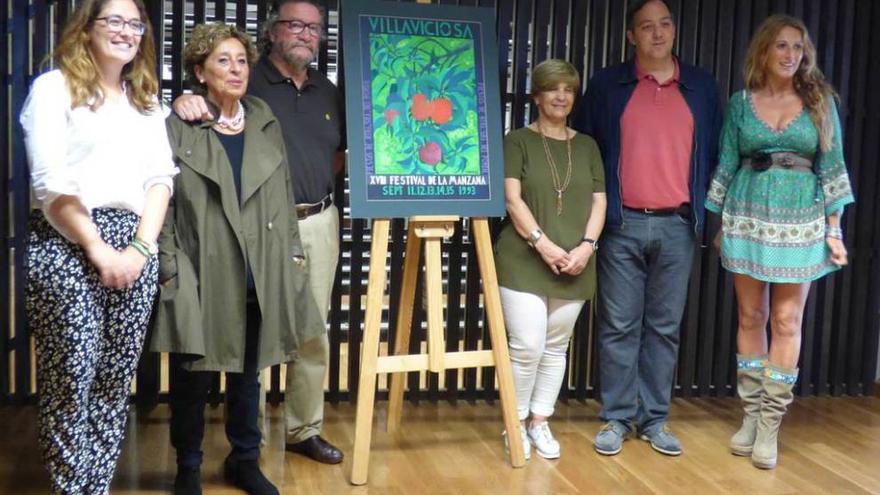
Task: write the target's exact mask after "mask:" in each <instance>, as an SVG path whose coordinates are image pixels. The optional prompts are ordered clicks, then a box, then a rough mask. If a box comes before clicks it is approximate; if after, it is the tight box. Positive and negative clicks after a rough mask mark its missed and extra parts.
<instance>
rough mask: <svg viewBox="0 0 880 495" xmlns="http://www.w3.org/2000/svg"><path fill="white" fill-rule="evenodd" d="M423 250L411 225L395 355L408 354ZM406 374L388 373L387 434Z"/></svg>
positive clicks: (398, 411)
mask: <svg viewBox="0 0 880 495" xmlns="http://www.w3.org/2000/svg"><path fill="white" fill-rule="evenodd" d="M421 251H422V240H421V239H420V238H419V237H417V236H416V232H415V223H414V222H410V223H409V228H407V232H406V254H405V255H404V259H403V263H404V264H403V283H402V285H401V288H400V306H399V310H398V313H397V340H396V341H395V344H394V354H395V355H397V356H400V355H403V354H407V351H408V350H409V338H410V334H411V331H412V317H413V304H414V301H415V297H416V281H417V280H418V274H419V255H420V254H421ZM405 380H406V373H391V385H390V387H389V389H388V424H387V429H388V431H389V432H393V431H396V430H397V428H398V427H400V414H401V410H402V409H403V388H404V381H405Z"/></svg>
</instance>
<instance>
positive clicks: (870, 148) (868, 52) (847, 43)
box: [0, 0, 880, 403]
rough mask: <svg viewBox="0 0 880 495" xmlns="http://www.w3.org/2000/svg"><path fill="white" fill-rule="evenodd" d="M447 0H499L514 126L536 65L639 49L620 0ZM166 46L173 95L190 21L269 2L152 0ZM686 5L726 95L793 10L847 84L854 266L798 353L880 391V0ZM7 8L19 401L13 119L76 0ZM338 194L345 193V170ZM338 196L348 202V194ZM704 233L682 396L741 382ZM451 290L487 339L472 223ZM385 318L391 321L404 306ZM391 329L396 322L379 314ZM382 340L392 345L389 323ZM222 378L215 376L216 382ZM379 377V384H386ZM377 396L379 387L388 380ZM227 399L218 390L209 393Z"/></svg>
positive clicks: (453, 375) (341, 281)
mask: <svg viewBox="0 0 880 495" xmlns="http://www.w3.org/2000/svg"><path fill="white" fill-rule="evenodd" d="M440 3H444V4H460V5H471V6H472V5H479V6H482V7H488V8H492V9H494V10H495V12H496V14H497V16H496V18H497V31H498V36H499V41H498V42H499V47H500V50H499V53H500V54H502V58H504V54H508V60H507V61H506V62H505V61H502V63H501V64H500V66H499V68H498V70H499V73H500V75H501V77H500V80H501V81H502V83H501V84H502V87H501V88H500V89H501V97H502V99H503V102H502V103H503V104H502V108H504V110H505V111H504V115H499V116H498V118H502V119H504V122H505V127H506V128H507V129H511V128H518V127H521V126H523V125H525V124H526V123H528V121H529V119H530V115H533V113H534V109H533V107H531V106H530V104H529V102H528V99H527V98H526V96H525V95H526V94H528V92H529V72H530V70H531V68H532V67H533V66H534V65H535V64H537V63H538V62H540V61H542V60H544V59H546V58H548V57H557V58H565V59H568V60H570V61H572V62H573V63H574V64H575V65H576V66H577V68H578V69H579V70H580V71H581V74H582V75H583V76H584V79H587V78H588V77H589V75H590V74H592V73H593V72H595V71H596V70H597V69H599V68H601V67H604V66H606V65H609V64H613V63H617V62H619V61H621V60H623V59H624V58H625V57H627V56H628V55H629V54H630V52H629V50H628V48H627V46H626V43H625V36H624V31H625V30H624V15H625V14H624V13H625V9H626V2H625V1H615V0H459V1H454V0H453V1H448V0H441V1H440ZM147 4H148V8H149V11H150V16H151V19H152V22H153V25H154V27H155V29H156V33H157V40H156V42H157V46H158V48H159V53H161V54H162V55H163V57H162V61H161V63H160V67H159V68H158V70H159V71H160V74H161V75H162V89H163V97H164V98H165V99H166V100H169V101H170V99H172V98H173V97H175V96H177V95H179V94H180V93H181V92H183V91H185V90H186V87H185V84H184V78H183V74H182V70H181V52H182V47H183V44H184V43H185V41H186V39H187V36H188V33H189V32H190V31H191V28H192V26H193V24H194V23H201V22H206V21H208V22H211V21H215V20H225V21H226V22H229V23H235V24H237V25H239V26H241V27H244V28H246V29H247V30H248V31H250V32H251V33H254V34H255V33H256V29H257V25H258V22H259V21H261V20H262V19H264V18H265V15H266V4H265V3H264V2H254V1H253V0H250V1H235V0H216V1H213V2H207V1H205V0H196V1H191V0H167V1H164V2H163V1H157V0H148V1H147ZM326 4H327V7H328V12H329V14H330V15H329V26H328V35H327V39H326V40H325V41H324V42H323V43H322V46H321V53H320V56H319V59H318V67H319V69H320V70H322V71H325V72H327V73H328V74H330V76H331V78H335V77H338V79H339V80H340V81H341V79H342V77H341V73H340V71H341V70H342V69H343V67H342V66H341V63H338V62H339V61H340V58H339V55H340V54H339V52H338V48H339V47H340V46H341V44H340V43H339V36H340V35H341V33H339V32H338V31H337V26H338V12H339V9H338V4H337V0H327V2H326ZM670 4H671V6H672V8H673V11H674V12H675V14H676V17H677V26H678V38H677V46H676V52H677V53H678V55H679V56H680V57H681V58H682V59H683V60H684V61H686V62H688V63H692V64H696V65H699V66H702V67H704V68H706V69H708V70H710V71H711V72H712V73H714V74H715V75H716V77H717V79H718V82H719V85H720V88H721V92H722V95H723V99H724V100H726V99H727V95H729V94H731V93H732V92H734V91H736V90H738V89H740V88H741V87H742V81H741V76H740V72H741V64H742V61H743V58H744V56H745V51H746V47H747V44H748V40H749V36H750V35H751V33H752V31H753V30H754V29H755V27H756V26H757V25H758V24H759V23H760V22H761V21H762V20H763V19H764V18H765V17H766V16H767V15H769V14H771V13H774V12H787V13H790V14H793V15H796V16H799V17H802V18H803V19H804V21H805V22H806V24H807V26H808V27H809V29H810V31H811V33H812V36H813V38H814V41H815V42H816V44H817V46H818V48H819V64H820V66H821V67H822V69H823V71H824V72H825V74H826V75H827V76H828V78H829V79H830V80H831V81H832V83H833V84H834V85H835V87H836V88H837V89H838V91H839V92H840V96H841V117H842V119H843V121H844V129H845V149H846V157H847V161H848V165H849V170H850V174H851V177H852V179H853V183H854V184H855V187H856V191H857V196H856V197H857V203H856V205H855V207H850V208H849V210H848V212H847V215H846V217H845V224H844V225H845V231H846V233H847V239H846V243H847V246H848V249H849V251H850V260H851V264H850V266H849V267H848V268H846V269H845V270H843V271H841V272H838V273H836V274H834V275H831V276H829V277H826V278H825V279H823V280H822V281H820V282H818V283H816V284H814V287H813V290H812V292H811V296H810V299H809V302H808V305H807V308H806V315H805V323H804V339H803V352H802V358H801V364H800V367H801V370H802V379H801V383H800V393H801V394H802V395H825V394H831V395H840V394H864V393H869V392H870V391H871V387H872V385H873V382H874V379H875V372H876V368H877V348H878V330H880V326H878V302H880V258H878V235H880V211H878V201H877V195H878V182H880V178H878V174H877V168H878V167H877V165H878V153H880V140H878V139H877V137H878V136H880V94H878V93H877V91H876V90H872V86H871V85H870V82H871V81H878V80H880V64H877V63H876V62H874V63H872V60H875V59H876V58H877V57H880V32H878V31H877V30H876V29H872V27H873V26H876V25H878V24H880V4H875V3H874V2H872V1H870V0H787V1H786V0H739V1H736V0H672V1H671V2H670ZM3 5H4V6H6V9H4V10H5V12H6V16H5V17H4V18H3V20H2V22H0V53H2V54H3V56H4V58H3V59H2V60H4V62H5V66H4V67H2V70H0V78H2V83H3V87H4V89H5V91H4V92H3V95H2V96H0V98H2V102H3V105H2V107H0V121H2V122H4V124H5V126H6V127H5V129H6V132H4V133H2V134H0V150H2V153H3V156H4V157H5V160H4V161H3V163H4V165H5V166H4V167H2V171H0V182H2V184H3V185H4V188H3V193H4V197H3V198H2V201H0V228H2V232H3V234H4V235H3V238H4V239H5V241H6V244H5V246H4V249H2V254H0V256H2V259H0V261H2V263H0V295H2V297H0V318H2V321H3V325H2V326H0V328H2V331H0V401H3V402H10V401H11V402H23V401H27V400H28V399H30V398H31V397H32V396H33V394H34V391H35V386H34V382H33V366H34V364H33V361H32V350H31V349H32V345H31V338H30V336H29V334H28V331H27V327H26V323H25V318H24V312H23V300H22V294H23V285H22V284H23V273H22V270H21V266H22V261H23V259H22V257H23V246H24V239H25V235H26V229H27V226H26V219H27V215H28V208H29V206H28V198H29V193H28V178H27V163H26V159H25V153H24V147H23V145H22V141H21V131H20V128H19V127H18V125H17V116H18V113H19V111H20V109H21V105H22V103H23V101H24V98H25V96H26V93H27V87H28V84H29V82H30V81H31V80H32V78H33V77H34V76H35V74H38V73H39V71H40V62H41V61H42V60H43V59H44V57H45V54H46V53H47V52H48V51H49V50H50V48H51V46H52V43H53V40H54V39H55V38H56V37H57V34H58V32H59V30H60V26H61V25H62V23H63V20H64V19H65V18H66V16H67V14H68V13H69V12H70V11H71V9H72V8H73V5H74V3H73V2H71V1H68V0H60V1H50V0H30V1H27V0H4V1H3ZM337 191H338V192H337V198H344V197H345V182H344V180H343V179H340V180H339V183H338V186H337ZM339 203H340V208H341V209H342V213H343V215H345V213H346V211H347V204H343V202H342V201H340V202H339ZM345 218H346V219H345V220H344V221H343V224H344V227H343V249H342V251H343V254H342V257H343V258H342V262H341V263H340V266H339V271H338V277H337V283H336V286H335V288H334V291H333V298H332V307H331V314H330V318H329V327H330V330H329V331H330V342H331V354H330V370H329V385H328V388H327V392H326V393H327V399H328V400H330V401H331V402H338V401H347V400H354V397H356V393H357V390H356V385H357V376H358V369H359V366H360V359H359V358H360V356H359V352H358V349H359V348H360V343H361V331H362V327H363V312H364V309H365V308H364V301H365V295H366V280H367V273H366V271H367V268H368V265H369V248H370V227H369V225H368V224H367V223H366V222H364V221H361V220H356V221H351V220H348V219H347V217H345ZM405 232H406V226H405V222H404V220H400V219H398V220H395V221H393V222H392V229H391V243H390V257H389V263H388V269H389V270H390V278H389V280H390V284H389V286H390V295H391V297H390V301H391V307H390V308H388V310H387V311H386V312H385V313H383V317H384V319H385V321H388V320H389V318H388V315H389V314H391V315H394V314H396V310H397V306H396V304H395V300H396V297H397V295H398V294H399V291H400V285H401V275H402V273H401V272H402V266H403V263H402V259H403V251H404V243H405V242H404V241H405ZM705 241H706V240H705V239H704V242H703V243H702V247H701V249H700V250H699V252H698V253H697V260H696V263H695V264H694V270H693V274H692V277H691V282H690V287H689V292H690V294H689V299H688V305H687V308H686V310H685V315H684V320H683V323H682V339H681V357H680V362H679V368H678V378H677V383H676V392H677V393H678V394H680V395H682V396H707V395H728V394H730V393H732V389H731V384H732V383H733V379H734V373H735V367H734V358H733V356H734V351H735V333H736V321H735V318H736V316H735V300H734V292H733V285H732V279H731V277H730V276H729V275H728V274H727V273H725V272H724V271H723V270H722V269H721V267H720V265H719V261H718V256H717V253H715V251H714V250H713V249H711V248H710V247H708V243H707V242H705ZM444 260H445V261H444V275H445V276H444V280H445V284H444V287H445V289H446V291H447V293H448V297H449V304H448V307H447V310H446V314H445V317H446V321H447V326H448V335H447V337H448V338H447V346H448V348H449V349H451V350H452V349H477V348H481V347H483V346H487V345H488V338H487V335H486V332H485V331H484V324H483V323H484V314H483V310H482V307H481V305H480V295H479V289H480V278H479V271H478V267H477V263H476V257H475V255H474V246H473V244H472V242H471V238H470V233H469V229H468V222H467V220H464V221H462V222H461V224H460V228H458V229H457V230H456V233H455V235H454V236H453V237H452V238H450V239H449V240H448V241H447V242H445V243H444ZM590 308H591V305H589V304H588V305H587V306H586V307H585V310H584V313H583V315H582V317H581V319H580V320H579V322H578V324H577V326H576V329H575V338H574V340H573V343H572V348H571V353H570V360H569V370H568V380H567V381H566V383H565V384H564V386H563V391H562V397H563V398H566V399H568V398H570V399H586V398H592V397H594V396H595V395H596V386H597V375H598V374H597V373H596V366H597V358H596V346H595V338H594V335H593V331H592V330H593V320H592V317H591V309H590ZM414 319H415V320H416V321H415V325H414V327H413V328H414V334H413V342H412V344H411V350H412V351H413V352H416V351H417V350H418V348H419V346H420V345H421V343H422V342H423V341H424V329H423V327H422V323H423V322H424V311H422V310H421V308H418V307H417V308H416V311H415V315H414ZM390 320H391V322H390V323H389V325H390V326H391V327H392V330H393V326H394V321H393V320H394V318H390ZM383 328H386V327H383ZM388 335H389V333H388V332H387V331H384V330H383V338H384V339H386V340H390V342H389V346H390V347H393V332H391V333H390V335H391V336H390V337H388ZM162 363H163V361H162V360H161V359H160V357H159V356H157V355H145V356H144V357H143V359H142V362H141V366H140V368H139V370H138V379H137V397H138V399H140V400H143V401H145V402H148V403H149V402H153V401H155V400H157V399H161V398H163V397H164V394H165V391H164V390H163V386H162V380H161V379H160V376H163V375H164V373H165V370H161V367H162V366H163V364H162ZM217 383H218V384H219V380H218V382H217ZM380 383H381V382H380ZM270 384H271V389H272V391H271V392H270V396H269V397H270V400H272V401H278V400H281V398H282V392H281V380H280V372H279V369H277V368H276V369H273V370H272V373H271V380H270ZM408 387H409V392H408V397H409V398H410V400H414V401H418V400H432V401H433V400H457V399H462V400H475V399H488V400H492V399H493V398H494V397H496V392H495V387H494V372H493V370H492V369H491V368H483V369H469V370H464V371H459V370H449V371H447V372H445V373H444V374H443V376H440V375H436V374H428V375H427V376H424V375H420V374H419V373H411V374H410V377H409V380H408ZM380 389H381V390H380V397H384V386H382V385H380ZM213 397H214V400H215V401H216V400H219V397H220V395H219V393H215V394H214V395H213Z"/></svg>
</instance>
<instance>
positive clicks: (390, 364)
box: [351, 216, 525, 485]
mask: <svg viewBox="0 0 880 495" xmlns="http://www.w3.org/2000/svg"><path fill="white" fill-rule="evenodd" d="M456 222H458V217H457V216H422V217H412V218H410V219H409V228H408V230H407V239H406V254H405V259H404V268H403V285H402V287H401V291H400V309H399V312H398V314H397V341H396V345H395V349H394V355H389V356H379V355H378V354H379V324H380V323H381V320H382V305H383V299H384V295H385V258H386V256H387V255H388V232H389V226H390V220H388V219H379V220H374V221H373V231H372V234H373V240H372V245H371V247H370V276H369V281H368V285H367V308H366V317H365V320H364V340H363V354H362V356H361V374H360V379H359V382H358V401H357V416H356V420H355V433H354V456H353V461H352V469H351V483H352V484H354V485H363V484H365V483H366V482H367V468H368V466H369V462H370V436H371V430H372V425H373V405H374V401H375V398H376V397H375V395H376V376H377V375H378V374H379V373H392V376H391V387H390V390H389V404H388V431H389V432H391V431H394V430H396V429H397V427H398V426H399V425H400V413H401V408H402V406H403V380H404V377H405V372H407V371H423V370H428V371H432V372H434V373H441V372H443V371H445V370H446V369H447V368H469V367H474V366H495V372H496V374H497V376H498V388H499V394H500V396H501V409H502V415H503V417H504V427H505V428H506V429H507V431H508V432H513V433H511V434H510V438H511V439H512V440H511V441H510V442H509V444H510V463H511V465H513V466H514V467H521V466H523V465H524V464H525V458H524V453H523V449H522V443H521V442H520V441H519V430H518V428H519V421H518V418H517V413H516V397H515V391H514V388H513V374H512V372H511V369H510V357H509V356H508V353H507V334H506V333H505V329H504V318H503V316H502V313H501V299H500V295H499V291H498V278H497V276H496V274H495V257H494V255H493V253H492V244H491V241H490V238H489V224H488V221H487V220H486V219H485V218H473V219H471V229H473V230H472V231H473V234H474V240H475V242H476V251H477V259H478V262H479V266H480V275H481V276H482V279H483V301H484V304H485V307H486V315H487V319H488V323H489V335H490V337H491V339H492V350H483V351H464V352H446V351H445V346H444V338H443V286H442V282H443V280H442V273H441V254H440V243H441V242H442V240H443V239H444V238H446V237H449V236H451V235H452V233H453V231H454V229H455V224H456ZM422 242H424V243H425V288H426V291H427V308H426V310H427V311H426V312H427V320H428V353H427V354H405V353H406V352H407V349H408V348H409V337H410V330H411V324H412V315H413V303H414V301H415V292H416V278H417V275H418V270H419V254H420V252H421V248H422ZM450 304H458V302H457V301H456V302H450Z"/></svg>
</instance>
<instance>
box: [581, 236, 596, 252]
mask: <svg viewBox="0 0 880 495" xmlns="http://www.w3.org/2000/svg"><path fill="white" fill-rule="evenodd" d="M581 242H582V243H583V242H586V243H587V244H589V245H590V246H592V247H593V252H596V251H598V250H599V241H597V240H596V239H590V238H589V237H584V238H583V239H581Z"/></svg>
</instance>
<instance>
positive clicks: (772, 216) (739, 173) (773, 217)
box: [706, 91, 854, 283]
mask: <svg viewBox="0 0 880 495" xmlns="http://www.w3.org/2000/svg"><path fill="white" fill-rule="evenodd" d="M830 117H831V118H832V119H833V121H834V140H833V145H832V147H831V149H830V150H828V151H827V152H822V151H821V150H820V149H819V134H818V132H817V130H816V127H815V126H814V125H813V122H812V120H810V116H809V113H808V112H807V110H806V109H805V110H803V111H802V112H801V113H800V115H798V116H797V117H796V118H795V119H794V120H792V121H791V123H790V124H788V126H786V127H785V128H784V129H780V130H775V129H773V128H771V127H770V126H769V125H767V124H766V123H765V122H764V121H763V120H761V119H760V118H758V116H757V112H756V111H755V108H754V105H753V103H752V98H751V95H750V93H748V92H747V91H740V92H737V93H736V94H734V95H733V96H732V97H731V99H730V103H729V105H728V109H727V115H726V117H725V120H724V127H723V129H722V132H721V142H720V149H721V151H720V156H719V160H718V168H717V169H716V171H715V176H714V178H713V179H712V184H711V185H710V187H709V195H708V197H707V199H706V208H707V209H708V210H709V211H713V212H715V213H720V214H721V224H722V230H723V232H724V236H723V240H722V243H721V264H722V265H723V266H724V268H726V269H727V270H729V271H731V272H734V273H741V274H744V275H748V276H750V277H752V278H755V279H757V280H763V281H766V282H784V283H800V282H807V281H810V280H815V279H817V278H820V277H822V276H824V275H825V274H827V273H829V272H832V271H834V270H837V269H838V268H839V267H837V266H836V265H834V264H832V263H831V262H830V261H829V258H828V257H829V254H830V252H829V249H828V247H827V245H826V244H825V218H826V216H827V215H830V214H832V213H834V212H836V211H839V210H841V209H842V208H843V207H844V206H845V205H847V204H849V203H852V202H853V201H854V199H853V195H852V189H851V187H850V182H849V176H848V175H847V172H846V164H845V163H844V161H843V146H842V143H841V129H840V118H839V117H838V115H837V108H836V107H835V105H834V104H833V103H831V104H830ZM762 151H763V152H766V153H773V152H783V151H785V152H791V153H797V154H799V155H801V156H804V157H808V158H810V159H811V160H812V161H813V171H812V172H810V171H806V170H802V169H782V168H776V167H774V168H771V169H768V170H765V171H763V172H760V171H755V170H752V169H751V168H748V167H740V159H741V158H745V157H750V156H752V155H753V154H754V153H757V152H762Z"/></svg>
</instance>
